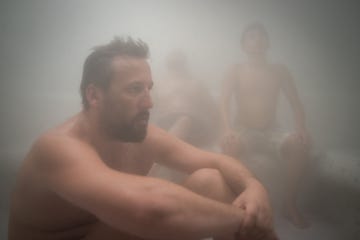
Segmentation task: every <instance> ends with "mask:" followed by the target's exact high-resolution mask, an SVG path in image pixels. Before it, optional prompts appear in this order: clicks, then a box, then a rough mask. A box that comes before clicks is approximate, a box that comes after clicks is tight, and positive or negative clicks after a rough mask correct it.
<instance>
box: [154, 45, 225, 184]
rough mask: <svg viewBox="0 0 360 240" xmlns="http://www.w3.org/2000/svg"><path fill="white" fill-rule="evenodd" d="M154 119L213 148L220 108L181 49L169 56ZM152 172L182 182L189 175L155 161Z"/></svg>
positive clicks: (191, 141) (158, 88)
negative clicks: (193, 70) (190, 66)
mask: <svg viewBox="0 0 360 240" xmlns="http://www.w3.org/2000/svg"><path fill="white" fill-rule="evenodd" d="M153 96H154V102H155V107H154V109H153V112H152V121H153V122H154V123H155V125H157V126H159V127H161V128H162V129H164V130H166V131H167V132H169V133H170V134H172V135H174V136H176V137H177V138H179V139H181V140H183V141H185V142H187V143H189V144H191V145H193V146H195V147H197V148H202V149H211V148H212V147H213V146H214V144H215V143H216V141H217V140H218V136H219V133H220V117H219V116H220V112H219V108H218V107H217V105H216V102H215V100H214V99H213V97H212V96H211V94H210V93H209V92H208V91H207V89H206V87H205V86H204V85H203V84H202V83H201V82H200V81H198V79H196V78H194V77H193V74H192V73H191V71H190V69H189V67H188V61H187V58H186V56H185V54H184V53H183V52H182V51H180V50H175V51H173V52H171V53H170V54H169V55H168V56H167V57H166V71H165V73H164V74H163V76H161V77H160V81H159V82H158V83H157V84H156V87H155V89H154V95H153ZM150 175H151V176H156V177H161V178H165V179H167V180H170V181H173V182H175V183H181V182H182V181H183V180H184V179H185V178H186V177H187V175H186V174H184V173H182V172H179V171H177V170H174V169H169V168H168V167H165V166H161V165H158V164H155V165H154V167H153V168H152V169H151V171H150Z"/></svg>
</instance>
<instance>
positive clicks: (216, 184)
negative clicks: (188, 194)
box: [183, 169, 236, 240]
mask: <svg viewBox="0 0 360 240" xmlns="http://www.w3.org/2000/svg"><path fill="white" fill-rule="evenodd" d="M183 185H184V187H186V188H188V189H189V190H191V191H193V192H195V193H197V194H199V195H202V196H204V197H207V198H211V199H213V200H217V201H220V202H224V203H229V204H231V203H232V202H233V201H234V200H235V197H236V195H235V194H234V192H233V191H232V190H231V189H230V188H229V186H228V185H227V183H226V182H225V179H224V178H223V176H222V175H221V173H220V172H219V171H218V170H216V169H201V170H198V171H196V172H194V173H193V174H191V175H190V176H189V177H188V178H187V179H186V180H185V181H184V183H183ZM216 239H221V240H233V239H234V236H233V235H227V236H219V237H217V238H216Z"/></svg>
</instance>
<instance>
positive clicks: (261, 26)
mask: <svg viewBox="0 0 360 240" xmlns="http://www.w3.org/2000/svg"><path fill="white" fill-rule="evenodd" d="M253 30H256V31H259V32H260V33H262V34H264V36H265V37H266V39H267V40H269V34H268V32H267V30H266V28H265V26H264V24H262V23H260V22H253V23H250V24H248V25H246V26H245V28H244V31H243V32H242V34H241V43H244V40H245V37H246V35H247V34H248V33H249V32H251V31H253Z"/></svg>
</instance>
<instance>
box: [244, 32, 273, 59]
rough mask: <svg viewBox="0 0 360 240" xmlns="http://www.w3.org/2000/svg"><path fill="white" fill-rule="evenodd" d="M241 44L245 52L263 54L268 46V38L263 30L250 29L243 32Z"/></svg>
mask: <svg viewBox="0 0 360 240" xmlns="http://www.w3.org/2000/svg"><path fill="white" fill-rule="evenodd" d="M242 46H243V50H244V51H245V53H248V54H265V53H266V51H267V50H268V48H269V40H268V38H267V36H266V35H265V33H264V32H262V31H260V30H258V29H252V30H249V31H248V32H247V33H246V34H245V37H244V39H243V43H242Z"/></svg>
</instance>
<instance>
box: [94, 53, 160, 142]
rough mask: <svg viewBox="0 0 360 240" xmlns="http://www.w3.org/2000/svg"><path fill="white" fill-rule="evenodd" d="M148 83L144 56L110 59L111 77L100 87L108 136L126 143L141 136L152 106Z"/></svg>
mask: <svg viewBox="0 0 360 240" xmlns="http://www.w3.org/2000/svg"><path fill="white" fill-rule="evenodd" d="M152 86H153V82H152V78H151V70H150V66H149V64H148V63H147V61H146V60H145V59H140V58H131V57H118V58H115V59H114V60H113V62H112V79H111V81H110V83H109V87H108V89H106V90H104V98H103V101H102V106H101V111H100V117H101V122H102V124H103V127H104V129H105V131H106V133H107V134H108V135H109V136H111V137H112V138H114V139H117V140H121V141H129V142H139V141H142V140H143V139H144V138H145V136H146V133H147V127H148V121H149V109H150V108H152V100H151V96H150V90H151V88H152Z"/></svg>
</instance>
